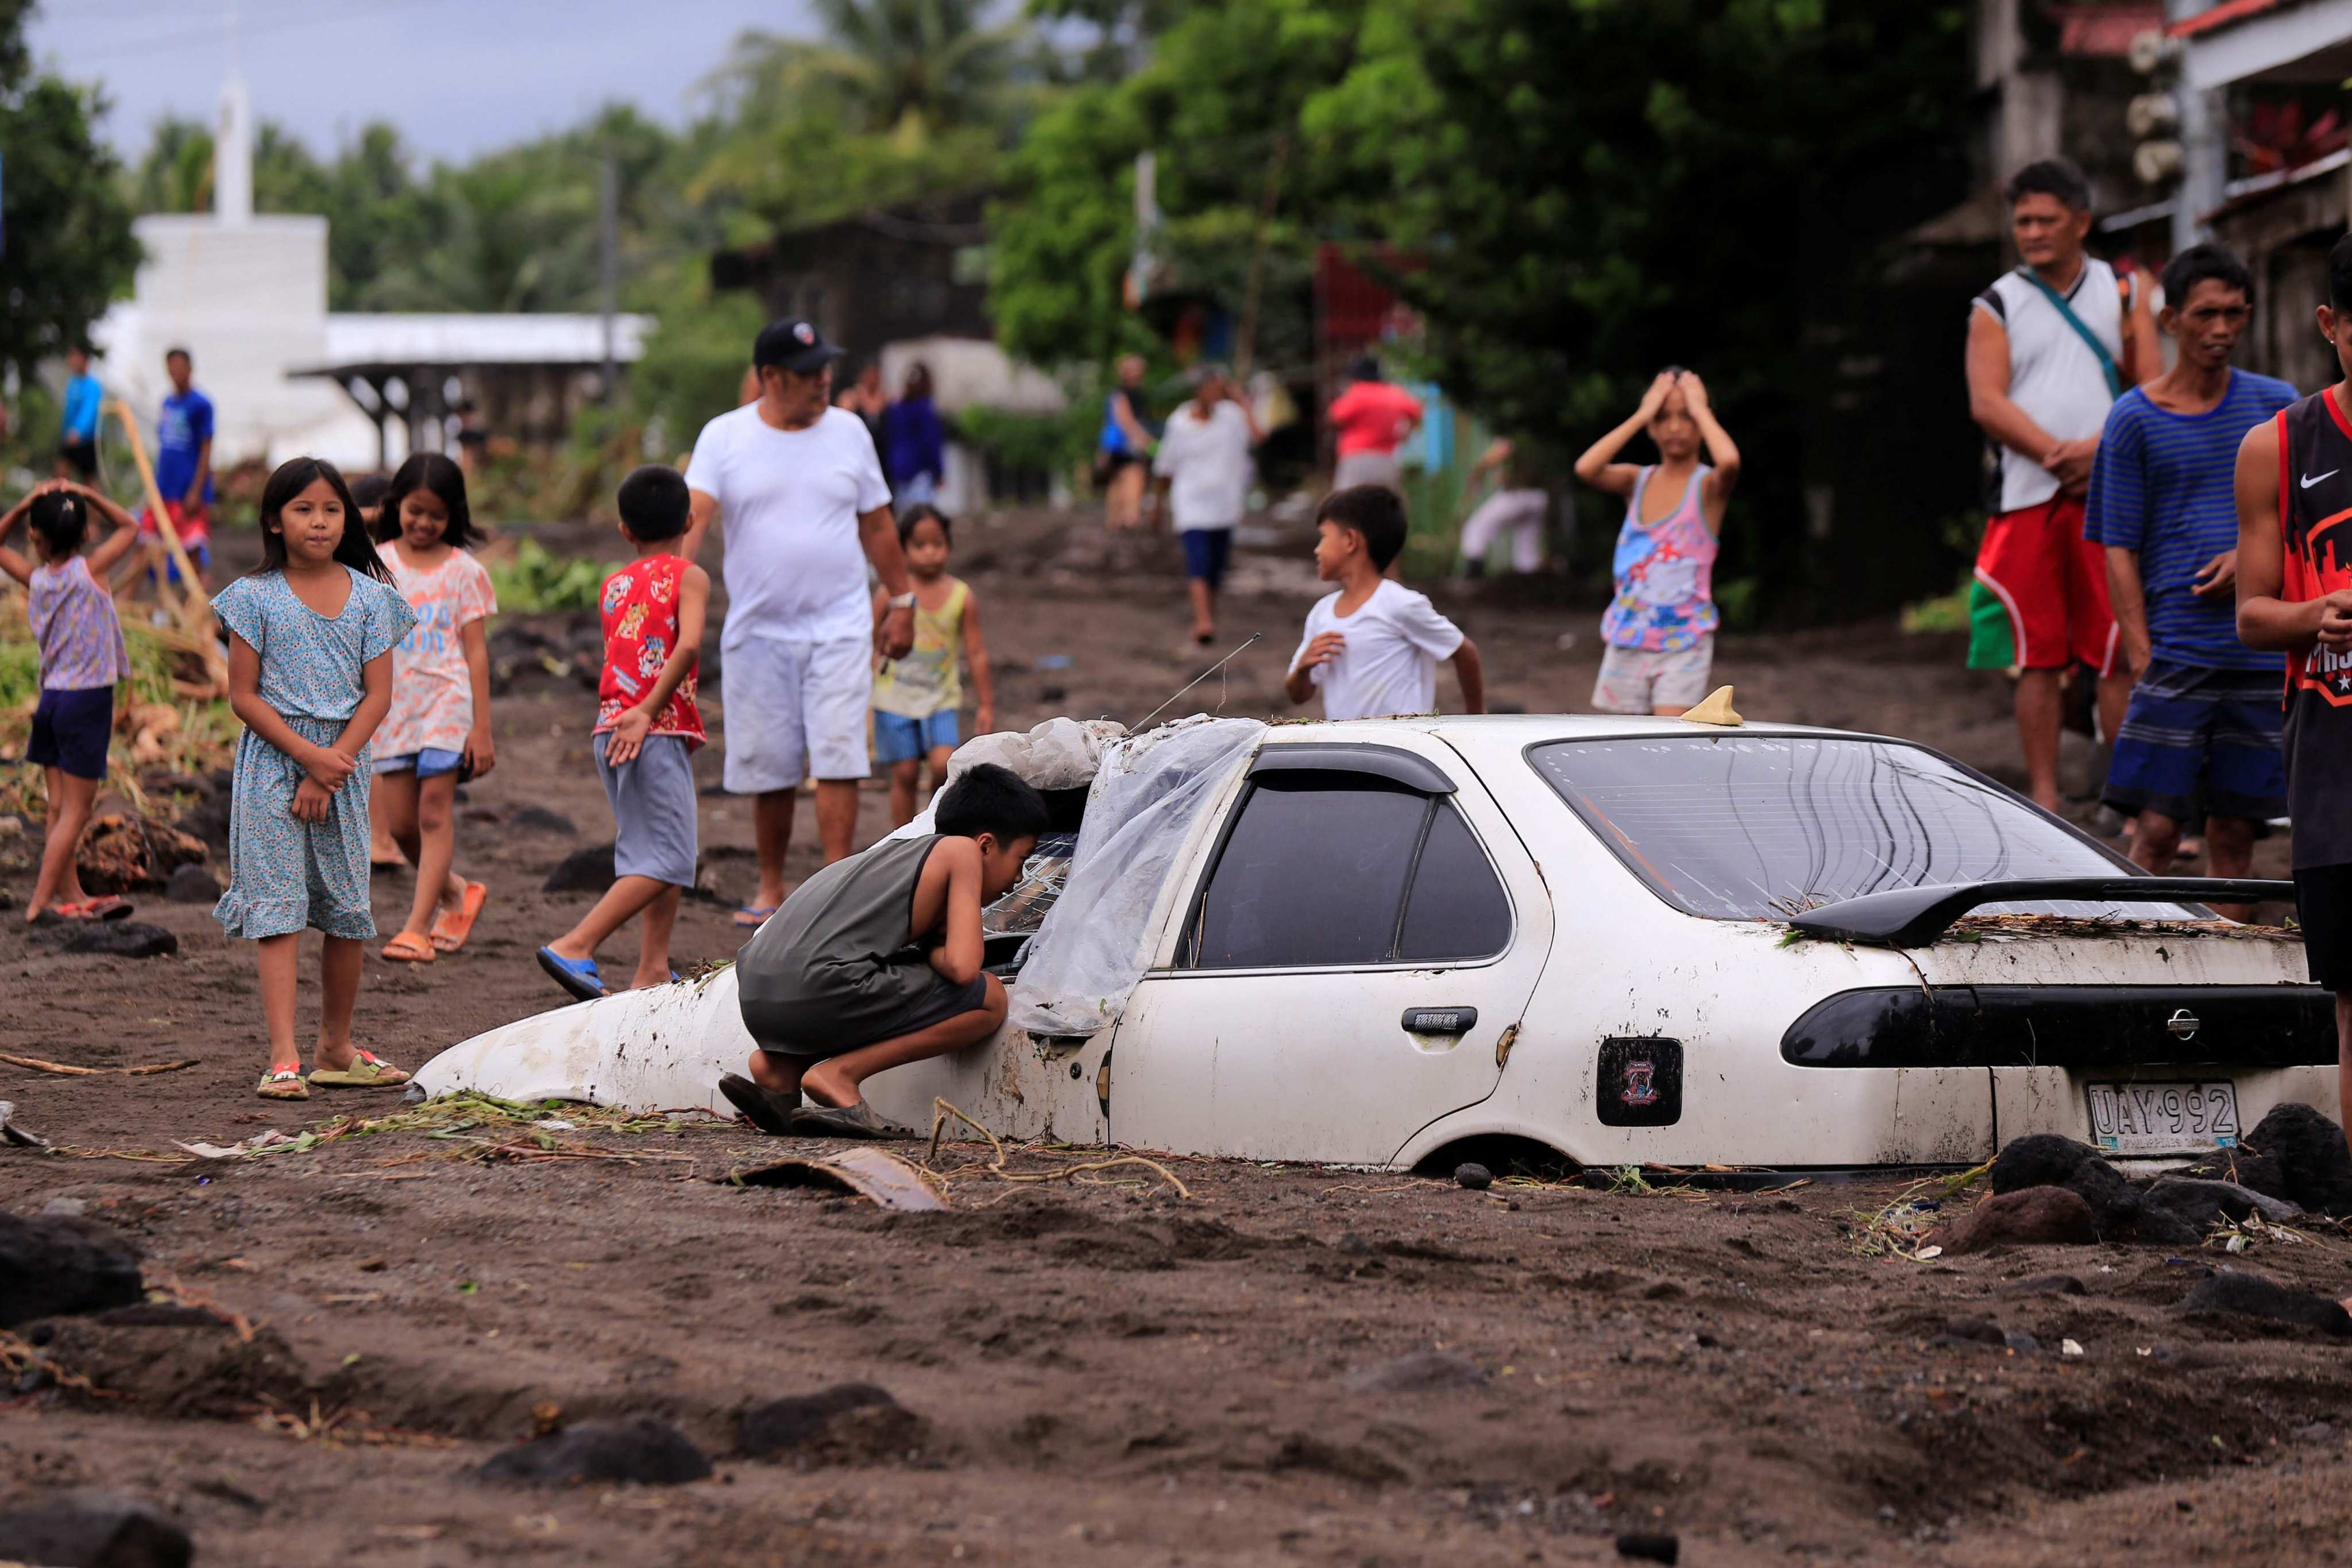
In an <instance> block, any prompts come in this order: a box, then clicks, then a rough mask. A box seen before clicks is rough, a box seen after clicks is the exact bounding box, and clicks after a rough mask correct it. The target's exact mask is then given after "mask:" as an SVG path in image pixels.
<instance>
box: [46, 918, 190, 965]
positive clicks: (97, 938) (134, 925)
mask: <svg viewBox="0 0 2352 1568" xmlns="http://www.w3.org/2000/svg"><path fill="white" fill-rule="evenodd" d="M43 929H44V930H46V931H55V932H57V933H58V934H57V937H56V941H57V943H58V947H59V948H61V949H63V950H64V951H65V952H78V953H86V954H94V955H96V956H98V957H100V958H169V957H170V956H171V955H172V954H173V953H175V952H179V951H180V939H179V938H178V937H176V936H173V934H172V933H171V932H170V931H165V930H164V929H163V927H162V926H151V925H148V924H146V923H145V922H143V921H88V922H85V923H81V924H76V925H68V926H47V927H44V928H43Z"/></svg>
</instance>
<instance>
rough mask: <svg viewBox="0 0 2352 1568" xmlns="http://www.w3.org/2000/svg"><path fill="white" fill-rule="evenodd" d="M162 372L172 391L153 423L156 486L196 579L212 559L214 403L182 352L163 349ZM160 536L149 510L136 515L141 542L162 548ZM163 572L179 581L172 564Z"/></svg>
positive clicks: (174, 565) (177, 571)
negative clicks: (198, 387) (197, 382)
mask: <svg viewBox="0 0 2352 1568" xmlns="http://www.w3.org/2000/svg"><path fill="white" fill-rule="evenodd" d="M163 374H166V375H168V376H170V377H171V378H172V390H171V391H170V392H169V393H168V394H166V395H165V396H164V398H163V413H162V414H160V415H159V416H156V420H155V488H156V489H158V490H160V491H162V492H163V510H166V511H168V512H170V513H171V514H172V527H173V531H175V532H177V533H178V534H179V536H180V547H181V548H182V549H184V550H185V551H186V552H188V560H189V562H190V563H191V564H193V565H194V567H195V569H196V575H197V576H198V577H199V578H201V577H202V576H203V575H204V574H205V568H206V567H207V566H209V565H211V564H212V558H213V521H212V508H213V401H212V399H211V398H209V397H206V396H205V395H204V394H203V393H201V392H198V391H197V390H196V387H195V374H196V364H195V361H194V359H192V358H190V357H189V354H188V351H187V350H185V349H181V348H175V349H169V350H166V351H165V352H164V354H163ZM139 540H140V542H141V543H142V544H161V543H162V542H163V529H162V528H161V527H160V526H159V525H158V524H157V523H156V521H155V513H154V510H153V509H152V507H151V508H150V509H148V510H146V511H145V512H143V513H142V514H141V515H140V519H139ZM165 570H166V571H167V572H169V573H170V574H171V578H172V581H173V582H174V583H176V582H178V581H179V580H180V568H179V566H178V565H177V563H167V565H166V567H165Z"/></svg>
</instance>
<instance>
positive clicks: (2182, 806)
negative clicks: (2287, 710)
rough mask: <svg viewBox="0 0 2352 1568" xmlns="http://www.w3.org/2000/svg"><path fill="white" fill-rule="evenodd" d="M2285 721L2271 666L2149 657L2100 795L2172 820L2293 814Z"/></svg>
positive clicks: (2131, 810) (2128, 809) (2124, 808)
mask: <svg viewBox="0 0 2352 1568" xmlns="http://www.w3.org/2000/svg"><path fill="white" fill-rule="evenodd" d="M2284 722H2285V718H2284V714H2282V713H2281V712H2280V711H2279V696H2278V672H2277V671H2276V670H2274V669H2269V670H2265V669H2208V668H2202V667H2200V666H2198V665H2193V664H2178V663H2175V662H2174V661H2172V660H2170V659H2164V658H2158V659H2151V660H2149V661H2148V667H2147V673H2146V674H2145V675H2142V676H2141V677H2140V678H2139V684H2138V685H2137V686H2135V687H2133V688H2132V694H2131V706H2130V707H2129V708H2127V709H2126V710H2124V721H2123V724H2122V727H2121V728H2119V729H2117V730H2116V753H2115V760H2114V761H2113V762H2112V763H2109V764H2108V766H2107V783H2106V787H2105V789H2103V790H2101V791H2100V792H2099V794H2100V798H2101V799H2103V800H2105V802H2106V803H2107V804H2108V805H2112V806H2114V807H2115V808H2116V810H2117V811H2120V812H2123V813H2125V814H2126V815H2137V813H2139V812H2142V811H2155V812H2158V813H2160V814H2162V815H2163V816H2168V817H2170V818H2171V819H2172V820H2173V821H2175V822H2193V821H2195V820H2196V819H2198V818H2199V817H2201V816H2209V815H2210V816H2236V817H2242V818H2244V819H2245V820H2246V821H2249V822H2257V823H2260V822H2268V821H2270V820H2271V819H2272V818H2273V817H2279V816H2285V815H2286V760H2285V758H2284V755H2283V754H2282V753H2281V752H2280V750H2279V732H2280V731H2281V729H2282V728H2283V727H2284Z"/></svg>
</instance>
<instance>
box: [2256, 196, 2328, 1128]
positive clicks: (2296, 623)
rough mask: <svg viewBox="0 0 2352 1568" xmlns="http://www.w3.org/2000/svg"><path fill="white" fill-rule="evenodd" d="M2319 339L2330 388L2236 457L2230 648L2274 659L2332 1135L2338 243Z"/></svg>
mask: <svg viewBox="0 0 2352 1568" xmlns="http://www.w3.org/2000/svg"><path fill="white" fill-rule="evenodd" d="M2318 316H2319V334H2320V336H2321V337H2323V338H2326V340H2327V342H2328V345H2329V346H2330V347H2331V348H2333V349H2334V350H2335V351H2336V365H2337V367H2338V368H2339V369H2340V370H2341V371H2342V373H2343V378H2342V379H2341V380H2339V381H2337V382H2336V384H2334V385H2333V386H2328V387H2325V388H2323V389H2321V390H2320V391H2318V392H2315V393H2313V394H2312V395H2310V396H2309V397H2306V398H2305V399H2303V400H2302V401H2301V402H2299V403H2296V404H2294V405H2292V406H2290V407H2288V408H2286V409H2284V411H2282V412H2281V413H2280V414H2279V415H2278V416H2277V417H2275V418H2273V419H2269V420H2265V421H2264V422H2263V423H2262V424H2260V425H2257V426H2254V427H2253V428H2252V430H2249V431H2247V432H2246V437H2245V440H2244V441H2243V442H2242V444H2241V445H2240V446H2239V447H2238V480H2237V489H2238V636H2239V637H2241V638H2242V639H2243V640H2244V642H2245V644H2246V646H2247V647H2259V648H2274V649H2277V650H2279V651H2281V652H2284V654H2285V655H2286V797H2287V814H2288V816H2290V818H2292V820H2293V822H2294V907H2295V915H2296V917H2297V919H2298V920H2299V921H2301V923H2302V926H2303V946H2304V953H2305V959H2306V961H2307V962H2308V963H2310V965H2311V978H2312V979H2313V980H2314V981H2315V982H2317V983H2318V984H2321V985H2325V986H2326V987H2327V989H2328V990H2330V991H2333V992H2334V993H2335V994H2336V1095H2337V1098H2338V1101H2339V1106H2338V1109H2339V1115H2338V1118H2337V1120H2338V1123H2339V1125H2352V790H2347V788H2346V787H2345V781H2346V780H2347V778H2352V235H2347V236H2346V237H2344V238H2342V239H2339V240H2337V241H2336V248H2335V249H2333V250H2331V251H2329V252H2328V253H2327V302H2326V304H2323V305H2321V306H2320V307H2319V310H2318Z"/></svg>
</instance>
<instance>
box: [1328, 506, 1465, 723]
mask: <svg viewBox="0 0 2352 1568" xmlns="http://www.w3.org/2000/svg"><path fill="white" fill-rule="evenodd" d="M1404 536H1405V518H1404V502H1403V501H1402V500H1401V499H1399V497H1398V495H1397V493H1396V491H1394V490H1392V489H1389V488H1388V487H1387V486H1386V485H1356V486H1352V487H1350V488H1349V489H1344V490H1334V491H1332V492H1331V493H1330V494H1329V495H1328V496H1326V497H1325V498H1324V500H1323V504H1322V506H1321V507H1320V508H1319V509H1318V510H1317V511H1316V513H1315V574H1316V575H1317V576H1318V577H1320V578H1321V579H1322V580H1323V581H1324V582H1326V583H1337V584H1339V592H1338V593H1336V594H1333V595H1328V597H1325V598H1322V599H1318V600H1317V601H1316V603H1315V607H1314V608H1313V609H1311V610H1309V611H1307V635H1306V636H1305V637H1301V638H1300V639H1299V641H1298V651H1297V653H1295V654H1293V655H1292V656H1291V659H1290V674H1289V675H1288V677H1287V678H1286V679H1284V681H1283V683H1282V689H1283V694H1284V695H1285V696H1286V697H1288V698H1289V699H1290V700H1291V701H1293V702H1294V703H1298V702H1305V701H1306V700H1307V699H1308V698H1310V697H1312V696H1314V695H1315V693H1316V692H1317V691H1318V689H1319V690H1320V691H1321V692H1322V693H1323V716H1324V717H1325V718H1326V719H1385V718H1388V717H1390V716H1391V715H1392V714H1398V713H1434V712H1436V711H1437V667H1438V666H1439V665H1440V664H1443V663H1444V662H1446V661H1448V660H1451V661H1452V662H1453V665H1454V679H1457V680H1459V681H1460V682H1461V683H1462V708H1463V711H1465V712H1467V713H1484V712H1485V711H1486V672H1485V670H1484V668H1482V667H1481V666H1480V664H1479V662H1478V645H1477V644H1475V643H1474V642H1472V641H1471V640H1470V639H1469V638H1468V637H1464V636H1463V635H1462V628H1461V627H1460V626H1455V625H1454V623H1453V622H1452V621H1449V620H1447V619H1446V618H1445V617H1444V616H1441V615H1439V614H1438V613H1437V610H1436V608H1435V607H1434V606H1433V605H1431V604H1430V602H1429V596H1428V595H1426V594H1416V593H1414V592H1413V591H1412V589H1410V588H1408V587H1405V586H1404V585H1403V584H1400V583H1392V582H1391V581H1389V579H1388V578H1387V577H1386V576H1384V575H1382V574H1384V573H1386V572H1387V571H1388V568H1389V563H1390V562H1391V561H1394V560H1395V559H1396V558H1397V556H1398V554H1399V553H1400V552H1402V551H1403V549H1404Z"/></svg>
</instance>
